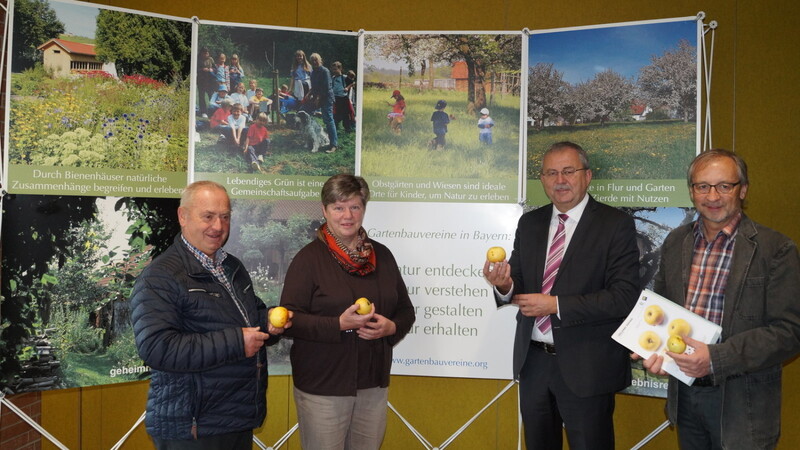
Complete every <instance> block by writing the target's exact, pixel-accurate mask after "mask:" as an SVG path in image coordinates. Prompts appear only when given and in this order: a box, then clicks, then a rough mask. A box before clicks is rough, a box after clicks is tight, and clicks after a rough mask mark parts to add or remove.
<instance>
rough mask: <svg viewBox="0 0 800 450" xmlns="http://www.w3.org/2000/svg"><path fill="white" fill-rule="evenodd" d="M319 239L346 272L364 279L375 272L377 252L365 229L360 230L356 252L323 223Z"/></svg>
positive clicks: (318, 231)
mask: <svg viewBox="0 0 800 450" xmlns="http://www.w3.org/2000/svg"><path fill="white" fill-rule="evenodd" d="M317 237H318V238H319V239H320V240H321V241H322V242H324V243H325V244H327V246H328V251H330V252H331V255H332V256H333V259H335V260H336V262H337V263H339V265H340V266H341V267H342V269H344V270H345V272H347V273H349V274H351V275H358V276H362V277H363V276H364V275H367V274H370V273H372V272H374V271H375V264H376V258H375V251H374V250H373V249H372V243H371V242H370V241H369V237H367V232H366V231H365V230H364V227H361V229H359V230H358V242H357V243H356V249H355V250H350V249H349V248H348V247H347V246H346V245H344V244H343V243H342V241H340V240H339V238H337V237H336V236H334V235H333V233H331V230H329V229H328V224H327V223H323V224H322V226H321V227H319V229H318V230H317Z"/></svg>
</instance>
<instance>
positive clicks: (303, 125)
mask: <svg viewBox="0 0 800 450" xmlns="http://www.w3.org/2000/svg"><path fill="white" fill-rule="evenodd" d="M297 120H298V121H299V124H298V126H299V129H300V132H301V133H303V138H304V140H305V144H306V147H311V152H312V153H316V152H318V151H319V149H320V148H325V147H327V146H329V145H330V144H331V140H330V138H329V137H328V133H327V132H325V130H323V129H322V125H320V124H319V122H317V121H316V120H314V119H313V118H312V117H311V116H310V115H308V113H307V112H305V111H299V112H298V113H297Z"/></svg>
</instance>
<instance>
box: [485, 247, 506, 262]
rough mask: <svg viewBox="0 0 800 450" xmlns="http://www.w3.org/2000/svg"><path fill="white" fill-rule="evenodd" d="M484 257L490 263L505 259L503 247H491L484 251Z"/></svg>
mask: <svg viewBox="0 0 800 450" xmlns="http://www.w3.org/2000/svg"><path fill="white" fill-rule="evenodd" d="M486 259H488V260H489V262H490V263H498V262H500V261H503V260H505V259H506V251H505V250H504V249H503V247H492V248H490V249H489V251H487V252H486Z"/></svg>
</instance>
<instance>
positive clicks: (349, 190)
mask: <svg viewBox="0 0 800 450" xmlns="http://www.w3.org/2000/svg"><path fill="white" fill-rule="evenodd" d="M354 195H355V196H358V197H360V198H361V203H362V204H363V205H364V206H367V202H368V201H369V185H368V184H367V181H366V180H365V179H364V178H362V177H358V176H355V175H350V174H346V173H340V174H338V175H334V176H332V177H330V178H328V181H326V182H325V184H324V185H323V186H322V193H321V197H322V206H328V205H330V204H332V203H336V202H343V201H347V200H349V199H350V198H351V197H353V196H354Z"/></svg>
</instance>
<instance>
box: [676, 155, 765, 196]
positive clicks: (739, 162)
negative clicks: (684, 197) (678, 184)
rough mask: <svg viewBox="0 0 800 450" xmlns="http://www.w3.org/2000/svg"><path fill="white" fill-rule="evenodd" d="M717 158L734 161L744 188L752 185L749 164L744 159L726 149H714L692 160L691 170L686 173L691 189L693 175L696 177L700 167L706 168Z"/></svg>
mask: <svg viewBox="0 0 800 450" xmlns="http://www.w3.org/2000/svg"><path fill="white" fill-rule="evenodd" d="M717 158H730V159H732V160H733V162H734V163H735V164H736V171H737V172H738V175H739V183H740V184H741V185H742V186H749V185H750V179H749V178H748V176H747V163H746V162H744V159H742V157H741V156H739V155H737V154H736V153H734V152H732V151H730V150H725V149H724V148H712V149H711V150H706V151H704V152H702V153H700V154H699V155H697V156H695V158H694V160H692V163H691V164H689V169H688V170H687V171H686V183H687V184H688V185H689V187H690V188H691V187H692V175H694V171H695V170H697V168H698V167H701V166H705V165H706V164H708V163H709V162H711V161H712V160H714V159H717Z"/></svg>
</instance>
